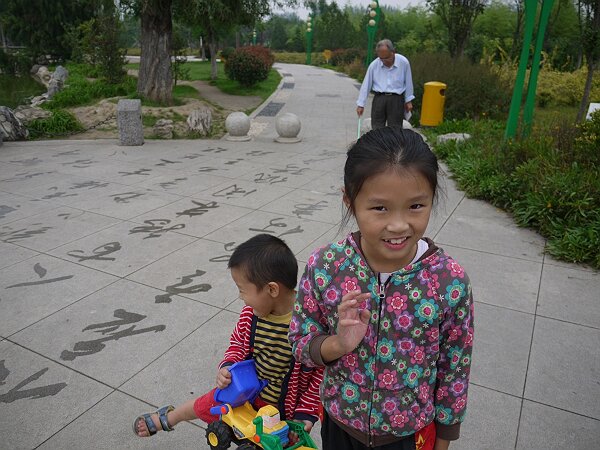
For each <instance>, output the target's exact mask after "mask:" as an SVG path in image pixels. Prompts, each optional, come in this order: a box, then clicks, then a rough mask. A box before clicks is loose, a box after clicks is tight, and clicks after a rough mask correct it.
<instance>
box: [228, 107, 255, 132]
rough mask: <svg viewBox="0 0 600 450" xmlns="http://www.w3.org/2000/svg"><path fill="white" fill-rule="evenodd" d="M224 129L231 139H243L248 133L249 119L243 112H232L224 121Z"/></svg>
mask: <svg viewBox="0 0 600 450" xmlns="http://www.w3.org/2000/svg"><path fill="white" fill-rule="evenodd" d="M225 129H226V130H227V132H228V133H229V135H230V136H232V137H244V136H247V135H248V131H250V118H249V117H248V116H247V115H246V114H244V113H243V112H234V113H231V114H229V115H228V116H227V119H225Z"/></svg>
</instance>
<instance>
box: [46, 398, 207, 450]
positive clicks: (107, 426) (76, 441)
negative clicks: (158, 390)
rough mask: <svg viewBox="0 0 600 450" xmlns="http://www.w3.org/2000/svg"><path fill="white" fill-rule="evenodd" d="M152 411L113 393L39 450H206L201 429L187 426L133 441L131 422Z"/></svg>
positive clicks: (145, 406)
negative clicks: (161, 449) (165, 449)
mask: <svg viewBox="0 0 600 450" xmlns="http://www.w3.org/2000/svg"><path fill="white" fill-rule="evenodd" d="M155 410H156V407H153V406H149V405H148V404H146V403H143V402H141V401H139V400H136V399H134V398H132V397H130V396H128V395H125V394H122V393H120V392H118V391H115V392H113V393H112V394H110V395H109V396H108V397H106V399H104V400H103V401H102V402H100V403H98V404H96V405H95V406H94V407H92V408H90V409H89V410H88V411H86V412H85V413H84V414H82V415H81V416H79V417H78V418H77V420H75V421H73V422H71V423H69V424H68V425H67V426H66V427H64V428H63V429H62V430H61V431H60V432H59V433H57V434H56V435H55V436H53V437H52V439H50V440H48V441H46V442H45V443H44V444H43V445H41V446H40V447H38V448H39V449H40V450H55V449H61V450H81V449H83V448H86V449H100V448H102V449H118V448H127V449H140V450H141V449H159V448H163V449H164V448H169V449H182V450H183V449H190V448H194V449H199V448H207V449H208V448H209V447H208V446H206V438H205V437H204V429H202V428H200V427H198V426H195V425H191V424H190V423H187V422H182V423H181V424H179V425H178V426H177V429H176V430H175V431H173V432H171V433H158V434H156V435H154V436H152V437H151V438H147V439H142V438H139V437H136V436H135V435H134V434H133V421H134V419H135V418H136V417H137V416H138V415H140V414H143V413H149V412H153V411H155ZM203 446H206V447H203Z"/></svg>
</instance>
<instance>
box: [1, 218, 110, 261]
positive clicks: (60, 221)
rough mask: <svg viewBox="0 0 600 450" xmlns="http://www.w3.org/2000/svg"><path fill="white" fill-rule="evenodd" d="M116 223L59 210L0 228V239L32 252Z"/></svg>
mask: <svg viewBox="0 0 600 450" xmlns="http://www.w3.org/2000/svg"><path fill="white" fill-rule="evenodd" d="M117 222H118V220H116V219H113V218H110V217H106V216H102V215H99V214H93V213H88V212H85V211H81V210H79V209H73V208H68V207H60V208H56V209H54V210H51V211H48V212H44V213H41V214H36V215H33V216H30V217H27V218H25V219H21V220H17V221H14V222H10V223H9V224H8V225H2V226H0V239H2V240H3V241H4V242H9V243H13V244H19V245H22V246H23V247H26V248H29V249H31V250H37V251H48V250H51V249H53V248H56V247H58V246H60V245H64V244H66V243H68V242H72V241H74V240H76V239H79V238H82V237H84V236H88V235H90V234H93V233H94V232H96V231H99V230H101V229H103V228H106V227H109V226H111V225H113V224H115V223H117Z"/></svg>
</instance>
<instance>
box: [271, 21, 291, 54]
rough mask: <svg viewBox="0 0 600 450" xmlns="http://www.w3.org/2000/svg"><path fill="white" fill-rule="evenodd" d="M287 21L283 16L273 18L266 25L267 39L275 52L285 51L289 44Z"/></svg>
mask: <svg viewBox="0 0 600 450" xmlns="http://www.w3.org/2000/svg"><path fill="white" fill-rule="evenodd" d="M285 25H286V21H285V19H284V18H283V17H281V16H273V17H271V18H270V19H269V21H268V22H267V24H266V33H267V39H268V40H269V42H270V44H271V48H272V49H273V50H283V49H285V46H286V44H287V40H288V35H287V31H286V28H285Z"/></svg>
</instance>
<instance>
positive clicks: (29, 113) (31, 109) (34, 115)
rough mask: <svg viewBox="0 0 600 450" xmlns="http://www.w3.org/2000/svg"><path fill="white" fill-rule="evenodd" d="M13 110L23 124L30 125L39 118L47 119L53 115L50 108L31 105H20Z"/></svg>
mask: <svg viewBox="0 0 600 450" xmlns="http://www.w3.org/2000/svg"><path fill="white" fill-rule="evenodd" d="M13 112H14V114H15V117H16V118H17V119H19V120H20V121H21V123H22V124H23V125H28V124H29V122H32V121H34V120H37V119H46V118H48V117H50V116H51V115H52V113H51V112H50V111H48V110H45V109H42V108H38V107H35V106H31V105H19V106H17V107H16V108H15V109H14V111H13Z"/></svg>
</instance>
